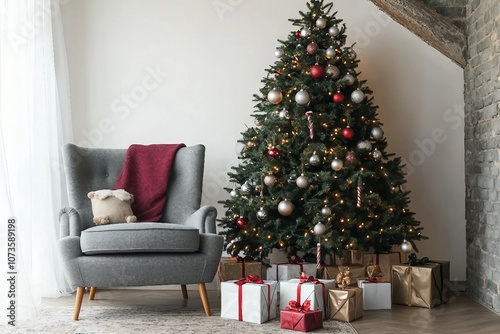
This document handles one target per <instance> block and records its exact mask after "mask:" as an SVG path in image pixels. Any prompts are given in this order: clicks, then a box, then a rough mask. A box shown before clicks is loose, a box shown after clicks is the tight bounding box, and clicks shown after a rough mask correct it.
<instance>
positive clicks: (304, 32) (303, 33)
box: [300, 27, 311, 37]
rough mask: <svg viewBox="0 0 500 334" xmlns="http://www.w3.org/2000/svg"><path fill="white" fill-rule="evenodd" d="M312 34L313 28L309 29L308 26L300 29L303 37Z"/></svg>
mask: <svg viewBox="0 0 500 334" xmlns="http://www.w3.org/2000/svg"><path fill="white" fill-rule="evenodd" d="M310 34H311V29H309V28H307V27H304V28H302V30H301V31H300V36H302V37H307V36H309V35H310Z"/></svg>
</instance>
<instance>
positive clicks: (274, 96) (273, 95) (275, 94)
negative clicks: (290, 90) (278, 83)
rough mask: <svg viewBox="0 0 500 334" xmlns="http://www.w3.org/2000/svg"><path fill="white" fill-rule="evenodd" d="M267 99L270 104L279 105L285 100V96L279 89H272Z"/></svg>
mask: <svg viewBox="0 0 500 334" xmlns="http://www.w3.org/2000/svg"><path fill="white" fill-rule="evenodd" d="M267 99H268V100H269V102H271V103H272V104H278V103H280V102H281V100H283V94H282V93H281V92H280V91H279V90H277V89H272V90H271V91H270V92H269V93H268V94H267Z"/></svg>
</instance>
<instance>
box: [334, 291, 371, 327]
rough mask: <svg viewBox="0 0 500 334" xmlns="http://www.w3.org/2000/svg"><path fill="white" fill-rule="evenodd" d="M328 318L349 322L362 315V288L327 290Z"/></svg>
mask: <svg viewBox="0 0 500 334" xmlns="http://www.w3.org/2000/svg"><path fill="white" fill-rule="evenodd" d="M328 294H329V296H328V297H329V303H330V319H332V320H339V321H347V322H351V321H353V320H356V319H359V318H361V317H362V316H363V289H361V288H348V289H331V290H328Z"/></svg>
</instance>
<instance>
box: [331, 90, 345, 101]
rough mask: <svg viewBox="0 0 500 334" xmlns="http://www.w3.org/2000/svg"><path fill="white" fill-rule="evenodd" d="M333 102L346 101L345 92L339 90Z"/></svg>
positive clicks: (334, 95)
mask: <svg viewBox="0 0 500 334" xmlns="http://www.w3.org/2000/svg"><path fill="white" fill-rule="evenodd" d="M333 102H335V103H342V102H344V94H342V93H341V92H337V93H335V94H333Z"/></svg>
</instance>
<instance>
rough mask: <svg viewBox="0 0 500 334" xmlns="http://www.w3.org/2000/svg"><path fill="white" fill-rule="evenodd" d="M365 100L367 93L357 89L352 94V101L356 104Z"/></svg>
mask: <svg viewBox="0 0 500 334" xmlns="http://www.w3.org/2000/svg"><path fill="white" fill-rule="evenodd" d="M364 99H365V93H363V91H362V90H361V89H356V90H354V91H353V92H352V93H351V100H352V102H354V103H361V102H363V100H364Z"/></svg>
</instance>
